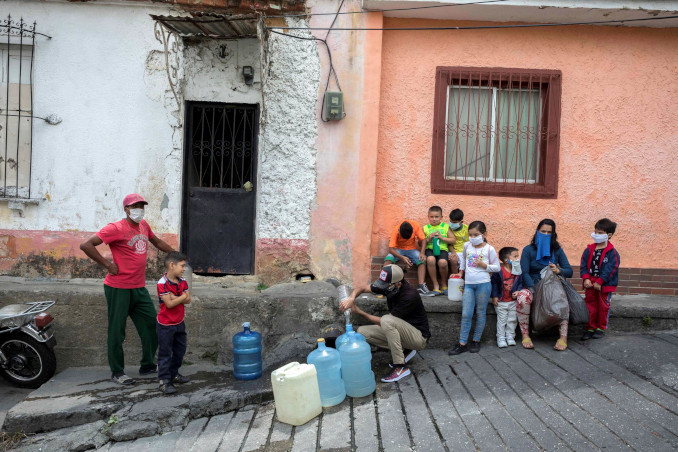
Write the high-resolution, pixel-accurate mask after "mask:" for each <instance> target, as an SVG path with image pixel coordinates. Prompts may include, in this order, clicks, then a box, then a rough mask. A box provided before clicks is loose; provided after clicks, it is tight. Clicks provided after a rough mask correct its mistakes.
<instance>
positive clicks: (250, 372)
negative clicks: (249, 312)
mask: <svg viewBox="0 0 678 452" xmlns="http://www.w3.org/2000/svg"><path fill="white" fill-rule="evenodd" d="M242 326H243V331H242V332H240V333H237V334H236V335H234V336H233V375H234V376H235V378H236V379H237V380H256V379H257V378H259V377H261V372H262V361H261V334H259V333H257V332H256V331H251V330H250V322H245V323H243V324H242Z"/></svg>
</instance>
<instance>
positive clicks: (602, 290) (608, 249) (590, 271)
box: [579, 218, 620, 341]
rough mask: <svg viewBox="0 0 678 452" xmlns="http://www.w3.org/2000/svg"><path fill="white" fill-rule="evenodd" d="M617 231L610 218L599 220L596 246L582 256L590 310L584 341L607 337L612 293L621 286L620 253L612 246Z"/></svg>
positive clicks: (590, 246)
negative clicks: (619, 284)
mask: <svg viewBox="0 0 678 452" xmlns="http://www.w3.org/2000/svg"><path fill="white" fill-rule="evenodd" d="M616 230H617V223H615V222H614V221H611V220H609V219H607V218H603V219H601V220H598V222H597V223H596V224H595V226H594V232H593V234H591V237H593V242H594V243H592V244H590V245H589V246H587V247H586V249H585V250H584V253H583V254H582V256H581V265H580V266H579V273H580V274H581V279H582V281H583V283H584V291H585V292H584V295H585V296H584V299H585V300H586V307H587V308H588V310H589V323H588V324H586V331H584V335H583V336H582V338H581V339H582V340H583V341H586V340H589V339H600V338H601V337H603V336H605V331H606V330H607V323H608V320H609V318H610V302H611V301H612V293H614V292H615V291H616V290H617V284H618V282H619V262H620V258H619V253H618V252H617V250H616V249H615V247H614V245H612V243H610V239H611V238H612V235H614V233H615V231H616Z"/></svg>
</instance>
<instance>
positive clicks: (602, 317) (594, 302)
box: [584, 289, 612, 330]
mask: <svg viewBox="0 0 678 452" xmlns="http://www.w3.org/2000/svg"><path fill="white" fill-rule="evenodd" d="M584 294H585V296H584V299H585V300H586V307H587V308H588V310H589V323H587V324H586V329H587V330H595V329H601V330H606V329H607V322H608V320H609V318H610V300H611V299H612V292H601V291H599V290H595V289H586V291H585V293H584Z"/></svg>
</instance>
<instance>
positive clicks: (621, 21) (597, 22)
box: [267, 16, 678, 31]
mask: <svg viewBox="0 0 678 452" xmlns="http://www.w3.org/2000/svg"><path fill="white" fill-rule="evenodd" d="M666 19H678V16H662V17H643V18H640V19H609V20H594V21H589V22H552V23H550V22H547V23H537V24H512V25H475V26H467V27H391V28H376V27H375V28H368V27H362V28H361V27H343V28H333V30H335V31H438V30H492V29H502V28H540V27H566V26H574V25H605V24H622V25H623V24H624V23H627V22H645V21H655V20H666ZM267 29H268V30H315V31H322V30H329V28H323V27H267Z"/></svg>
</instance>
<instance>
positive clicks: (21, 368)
mask: <svg viewBox="0 0 678 452" xmlns="http://www.w3.org/2000/svg"><path fill="white" fill-rule="evenodd" d="M0 350H2V352H3V353H4V354H5V356H6V357H7V359H8V363H7V368H2V367H0V375H2V376H3V378H5V379H6V380H8V381H9V382H10V383H13V384H15V385H16V386H19V387H22V388H38V387H40V386H41V385H42V384H43V383H45V382H46V381H47V380H49V379H50V378H52V376H53V375H54V371H55V370H56V356H55V355H54V351H53V350H52V349H50V348H49V347H48V346H47V345H45V344H43V343H41V342H38V341H36V340H35V339H33V338H32V337H30V336H28V335H27V334H24V333H12V334H9V335H7V336H6V337H1V338H0Z"/></svg>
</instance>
